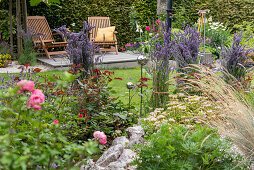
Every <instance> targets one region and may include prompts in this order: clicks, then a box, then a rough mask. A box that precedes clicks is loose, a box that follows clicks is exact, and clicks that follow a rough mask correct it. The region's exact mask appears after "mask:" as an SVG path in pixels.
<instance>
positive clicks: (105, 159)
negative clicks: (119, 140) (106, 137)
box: [96, 144, 124, 167]
mask: <svg viewBox="0 0 254 170" xmlns="http://www.w3.org/2000/svg"><path fill="white" fill-rule="evenodd" d="M123 150H124V146H123V145H121V144H119V145H115V146H111V147H110V148H109V149H108V150H107V151H105V152H104V153H103V155H102V156H101V157H100V159H99V160H98V161H97V162H96V165H98V166H101V167H106V166H108V165H109V164H110V163H111V162H115V161H117V159H118V158H119V157H120V155H121V154H122V153H123Z"/></svg>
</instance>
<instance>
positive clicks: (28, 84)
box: [17, 80, 34, 94]
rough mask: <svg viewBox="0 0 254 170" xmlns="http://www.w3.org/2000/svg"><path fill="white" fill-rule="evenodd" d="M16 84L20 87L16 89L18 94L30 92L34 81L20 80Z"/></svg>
mask: <svg viewBox="0 0 254 170" xmlns="http://www.w3.org/2000/svg"><path fill="white" fill-rule="evenodd" d="M17 86H19V87H21V88H20V89H19V91H18V94H21V93H23V92H26V91H28V92H32V91H33V89H34V82H33V81H30V80H21V81H19V82H18V83H17Z"/></svg>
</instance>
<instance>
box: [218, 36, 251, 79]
mask: <svg viewBox="0 0 254 170" xmlns="http://www.w3.org/2000/svg"><path fill="white" fill-rule="evenodd" d="M242 34H243V32H241V33H239V34H235V35H234V38H233V45H232V47H230V48H226V47H225V46H223V47H222V50H221V52H220V57H221V60H222V66H223V67H224V68H225V69H226V70H225V71H226V72H228V73H229V74H231V75H232V76H234V77H235V78H236V79H237V80H238V81H240V82H241V81H243V80H242V79H244V76H245V75H246V74H247V73H248V71H247V70H248V69H249V68H250V67H251V66H252V61H251V59H250V57H249V56H248V54H250V53H251V52H250V51H251V49H246V45H242V44H241V41H242ZM224 75H225V78H226V79H229V77H227V74H224Z"/></svg>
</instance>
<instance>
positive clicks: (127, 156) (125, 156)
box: [118, 149, 137, 164]
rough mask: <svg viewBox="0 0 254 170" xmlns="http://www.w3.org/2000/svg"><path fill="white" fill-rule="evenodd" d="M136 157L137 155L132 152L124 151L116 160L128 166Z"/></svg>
mask: <svg viewBox="0 0 254 170" xmlns="http://www.w3.org/2000/svg"><path fill="white" fill-rule="evenodd" d="M136 156H137V154H136V153H135V152H133V151H132V150H130V149H124V150H123V153H122V155H121V156H120V158H119V159H118V160H119V161H121V162H126V163H127V164H129V163H131V162H132V161H134V159H135V158H136Z"/></svg>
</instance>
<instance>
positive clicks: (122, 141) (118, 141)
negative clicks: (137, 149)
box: [112, 136, 129, 146]
mask: <svg viewBox="0 0 254 170" xmlns="http://www.w3.org/2000/svg"><path fill="white" fill-rule="evenodd" d="M128 143H129V140H128V139H127V138H126V136H121V137H117V138H115V139H114V141H113V143H112V146H115V145H119V144H121V145H123V146H126V145H127V144H128Z"/></svg>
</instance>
